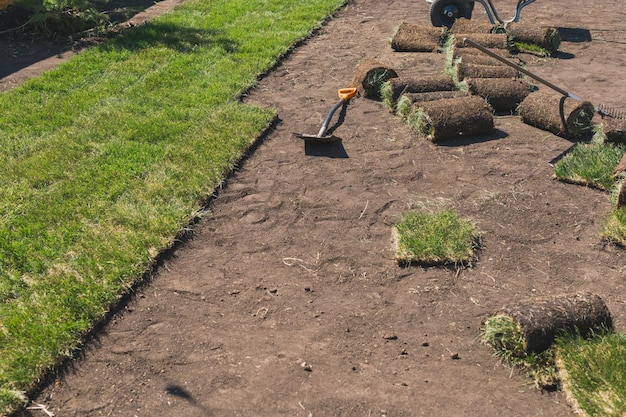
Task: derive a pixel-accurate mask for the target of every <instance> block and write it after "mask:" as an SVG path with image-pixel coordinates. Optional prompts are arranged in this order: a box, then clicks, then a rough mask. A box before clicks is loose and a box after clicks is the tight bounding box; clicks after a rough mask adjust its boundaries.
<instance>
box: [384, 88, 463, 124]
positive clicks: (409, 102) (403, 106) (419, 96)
mask: <svg viewBox="0 0 626 417" xmlns="http://www.w3.org/2000/svg"><path fill="white" fill-rule="evenodd" d="M467 96H469V93H468V92H467V91H461V90H453V91H431V92H427V93H404V94H402V95H401V96H400V98H399V99H398V102H397V103H396V115H398V116H400V117H402V118H406V117H408V116H409V114H410V113H411V109H412V108H413V105H414V104H415V103H422V102H425V101H435V100H441V99H443V98H459V97H467Z"/></svg>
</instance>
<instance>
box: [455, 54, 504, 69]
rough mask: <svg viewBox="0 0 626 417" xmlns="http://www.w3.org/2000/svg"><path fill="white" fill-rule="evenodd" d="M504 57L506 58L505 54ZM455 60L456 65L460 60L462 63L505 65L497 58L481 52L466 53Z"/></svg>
mask: <svg viewBox="0 0 626 417" xmlns="http://www.w3.org/2000/svg"><path fill="white" fill-rule="evenodd" d="M504 57H505V58H506V55H504ZM457 61H458V62H457V65H458V64H460V63H461V62H462V63H463V64H472V65H491V66H501V67H503V66H506V64H503V63H502V62H500V61H498V60H497V59H495V58H492V57H490V56H489V55H486V54H484V53H482V55H479V54H466V55H463V57H462V58H458V59H457Z"/></svg>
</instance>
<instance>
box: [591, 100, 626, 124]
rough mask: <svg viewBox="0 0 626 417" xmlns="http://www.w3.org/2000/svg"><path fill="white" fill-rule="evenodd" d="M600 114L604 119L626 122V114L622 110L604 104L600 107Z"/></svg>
mask: <svg viewBox="0 0 626 417" xmlns="http://www.w3.org/2000/svg"><path fill="white" fill-rule="evenodd" d="M598 114H599V115H600V116H602V117H611V118H613V119H620V120H626V112H624V111H622V110H617V109H612V108H610V107H607V106H605V105H604V104H602V103H600V104H599V105H598Z"/></svg>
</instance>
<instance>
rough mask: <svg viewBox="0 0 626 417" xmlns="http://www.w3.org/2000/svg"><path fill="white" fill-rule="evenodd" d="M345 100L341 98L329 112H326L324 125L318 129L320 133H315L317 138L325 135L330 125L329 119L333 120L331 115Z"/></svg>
mask: <svg viewBox="0 0 626 417" xmlns="http://www.w3.org/2000/svg"><path fill="white" fill-rule="evenodd" d="M345 101H346V100H345V99H344V98H343V97H342V98H341V99H339V101H338V102H337V104H335V105H334V106H333V107H332V108H331V109H330V111H329V112H328V115H327V116H326V120H324V124H322V127H321V128H320V131H319V132H318V133H317V137H320V138H322V137H324V135H326V130H327V129H328V125H329V124H330V121H331V119H332V118H333V115H334V114H335V112H336V111H337V109H338V108H339V107H341V106H342V105H343V103H344V102H345Z"/></svg>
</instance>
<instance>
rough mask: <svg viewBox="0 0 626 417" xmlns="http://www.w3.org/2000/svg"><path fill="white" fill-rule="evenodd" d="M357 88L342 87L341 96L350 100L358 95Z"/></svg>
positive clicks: (344, 99)
mask: <svg viewBox="0 0 626 417" xmlns="http://www.w3.org/2000/svg"><path fill="white" fill-rule="evenodd" d="M356 92H357V90H356V88H340V89H339V98H340V99H342V100H343V101H348V100H350V99H351V98H352V97H354V96H356Z"/></svg>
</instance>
